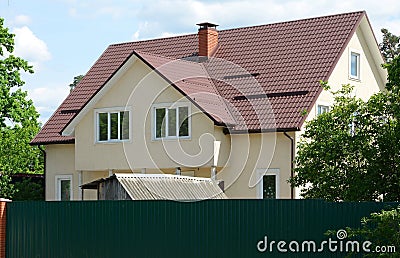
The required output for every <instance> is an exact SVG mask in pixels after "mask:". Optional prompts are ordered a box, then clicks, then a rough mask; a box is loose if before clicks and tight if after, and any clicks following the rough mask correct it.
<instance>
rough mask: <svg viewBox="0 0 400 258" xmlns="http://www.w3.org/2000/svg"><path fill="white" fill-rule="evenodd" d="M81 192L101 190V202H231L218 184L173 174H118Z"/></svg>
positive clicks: (99, 197)
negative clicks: (214, 200)
mask: <svg viewBox="0 0 400 258" xmlns="http://www.w3.org/2000/svg"><path fill="white" fill-rule="evenodd" d="M81 188H82V191H84V189H97V198H98V200H181V201H190V200H205V199H228V197H227V196H226V195H225V194H224V192H223V191H222V189H221V187H220V186H219V184H218V182H217V181H215V180H212V179H210V178H202V177H189V176H179V175H169V174H133V173H131V174H122V173H117V174H114V175H112V176H110V177H108V178H102V179H98V180H96V181H93V182H90V183H87V184H84V185H82V186H81Z"/></svg>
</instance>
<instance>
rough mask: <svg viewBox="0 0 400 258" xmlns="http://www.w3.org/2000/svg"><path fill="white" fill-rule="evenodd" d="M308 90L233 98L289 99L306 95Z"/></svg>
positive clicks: (235, 98)
mask: <svg viewBox="0 0 400 258" xmlns="http://www.w3.org/2000/svg"><path fill="white" fill-rule="evenodd" d="M308 92H309V91H308V90H304V91H288V92H273V93H267V94H254V95H241V96H235V97H233V99H234V100H246V99H260V98H276V97H290V96H301V95H307V94H308Z"/></svg>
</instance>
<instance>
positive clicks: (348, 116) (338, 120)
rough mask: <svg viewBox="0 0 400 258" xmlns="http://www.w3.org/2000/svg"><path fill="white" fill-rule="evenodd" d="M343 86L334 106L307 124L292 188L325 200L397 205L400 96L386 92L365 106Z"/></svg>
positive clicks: (399, 155) (308, 195) (399, 167)
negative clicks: (381, 201) (378, 202)
mask: <svg viewBox="0 0 400 258" xmlns="http://www.w3.org/2000/svg"><path fill="white" fill-rule="evenodd" d="M352 90H353V87H352V86H350V85H344V86H343V87H342V89H341V90H339V91H337V92H332V94H333V95H334V99H335V103H334V105H333V106H332V108H331V110H330V111H329V112H327V113H323V114H321V115H319V116H318V117H316V118H315V119H314V120H312V121H310V122H309V123H308V124H307V125H306V130H305V133H304V134H303V140H302V141H301V142H300V143H299V146H298V153H297V154H298V155H297V158H296V168H295V173H296V176H295V177H294V178H291V179H290V180H289V181H290V183H291V184H292V186H296V187H299V186H303V187H306V188H304V189H303V190H302V196H303V197H305V198H320V199H325V200H328V201H374V200H378V199H383V200H384V201H399V200H400V145H399V144H398V143H399V142H400V122H399V121H400V106H399V103H400V97H399V95H398V94H396V93H394V92H392V91H388V92H385V93H383V92H380V93H377V94H375V95H374V96H372V97H371V98H370V100H368V101H363V100H361V99H359V98H356V97H354V96H352V94H351V92H352Z"/></svg>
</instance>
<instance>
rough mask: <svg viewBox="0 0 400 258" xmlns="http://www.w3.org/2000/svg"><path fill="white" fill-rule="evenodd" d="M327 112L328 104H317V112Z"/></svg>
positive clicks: (319, 113)
mask: <svg viewBox="0 0 400 258" xmlns="http://www.w3.org/2000/svg"><path fill="white" fill-rule="evenodd" d="M326 112H329V106H324V105H318V107H317V114H318V115H321V114H323V113H326Z"/></svg>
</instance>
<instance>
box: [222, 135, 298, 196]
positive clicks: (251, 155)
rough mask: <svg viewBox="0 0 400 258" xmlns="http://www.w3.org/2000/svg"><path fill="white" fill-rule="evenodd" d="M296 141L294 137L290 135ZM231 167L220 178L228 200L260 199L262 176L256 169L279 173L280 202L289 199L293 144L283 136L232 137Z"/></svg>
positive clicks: (229, 165) (229, 163)
mask: <svg viewBox="0 0 400 258" xmlns="http://www.w3.org/2000/svg"><path fill="white" fill-rule="evenodd" d="M290 135H291V136H292V137H293V136H294V134H292V133H290ZM231 137H232V138H231V142H232V150H231V157H230V159H229V161H228V165H227V167H226V168H225V169H223V170H222V171H221V172H220V173H219V174H218V179H222V180H224V182H225V190H226V192H225V193H226V194H227V196H228V197H229V198H257V197H258V196H257V187H261V183H260V180H261V179H262V174H257V169H273V170H278V171H279V172H278V174H279V186H278V187H279V191H278V193H277V196H278V198H283V199H285V198H290V186H289V184H288V183H287V179H289V177H290V162H291V161H290V150H291V149H290V146H291V142H290V140H289V139H288V138H287V137H286V136H284V135H283V133H276V134H275V133H264V134H251V135H246V134H241V135H231Z"/></svg>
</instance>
